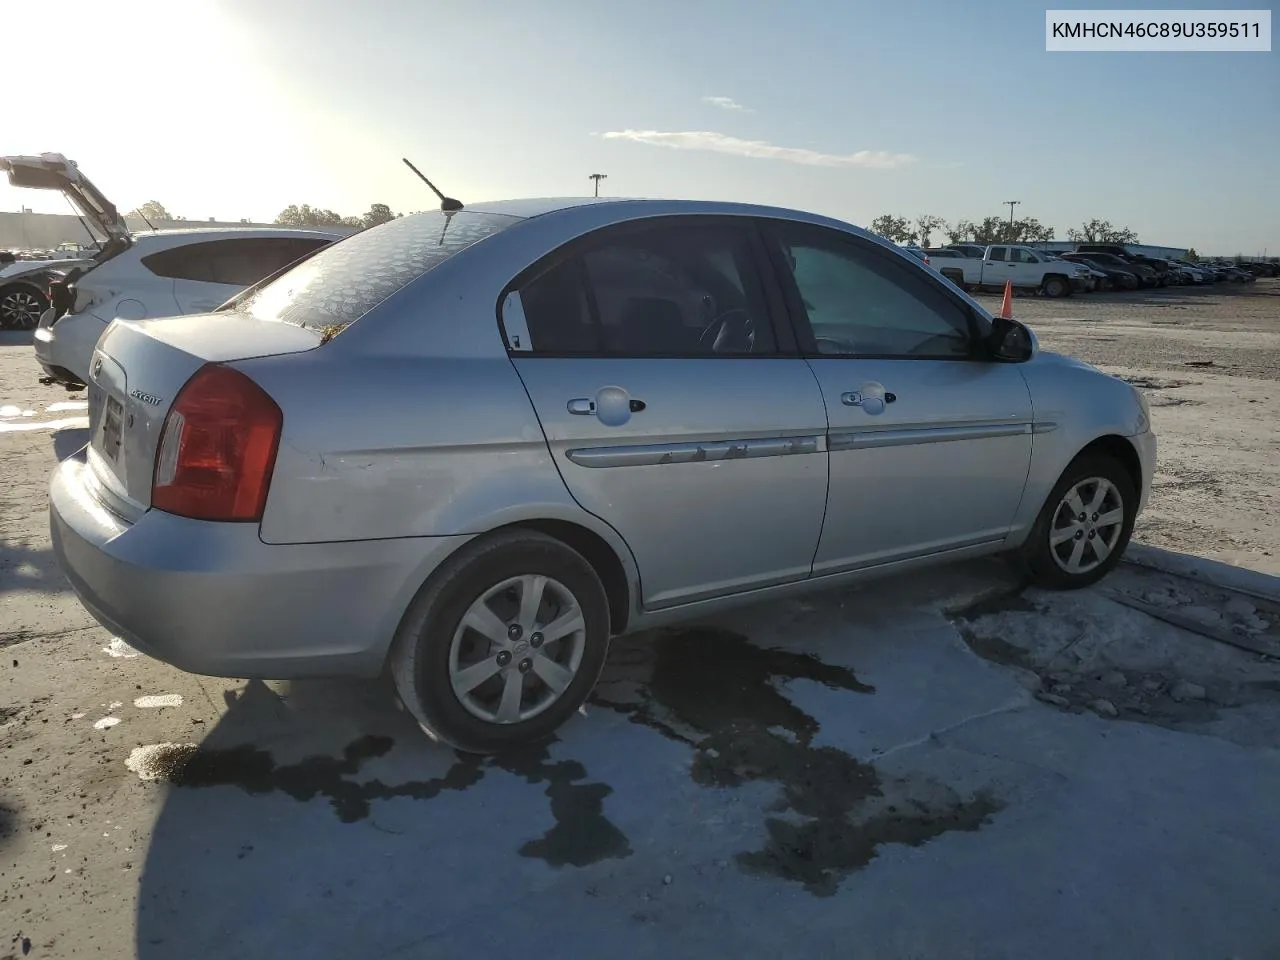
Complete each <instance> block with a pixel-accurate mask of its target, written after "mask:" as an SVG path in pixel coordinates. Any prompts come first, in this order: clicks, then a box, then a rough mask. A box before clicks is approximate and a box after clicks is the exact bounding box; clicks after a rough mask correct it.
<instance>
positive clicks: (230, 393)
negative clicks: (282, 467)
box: [151, 364, 284, 522]
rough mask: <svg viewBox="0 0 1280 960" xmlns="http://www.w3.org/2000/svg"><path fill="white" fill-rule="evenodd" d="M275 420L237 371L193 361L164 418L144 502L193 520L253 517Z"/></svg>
mask: <svg viewBox="0 0 1280 960" xmlns="http://www.w3.org/2000/svg"><path fill="white" fill-rule="evenodd" d="M283 419H284V417H283V415H282V414H281V413H280V408H279V407H278V406H276V403H275V401H274V400H272V399H271V398H270V397H269V396H267V394H266V392H265V391H263V389H262V388H261V387H259V386H258V385H257V384H256V383H254V382H253V381H252V380H250V379H249V378H248V377H246V376H245V375H244V374H243V373H240V372H239V371H237V370H232V369H231V368H230V367H223V366H219V365H217V364H206V365H205V366H203V367H201V368H200V369H199V370H197V371H196V374H195V376H193V377H192V378H191V379H190V380H188V381H187V383H186V386H184V387H183V388H182V390H180V391H179V392H178V397H177V399H176V400H174V402H173V407H172V409H170V411H169V415H168V416H167V417H166V418H165V421H164V430H163V432H162V433H161V437H160V449H159V451H158V452H157V454H156V469H155V477H154V481H153V483H152V486H151V505H152V506H153V507H155V508H156V509H158V510H164V511H166V512H167V513H176V514H178V515H179V516H183V517H192V518H194V519H196V520H238V521H255V522H256V521H258V520H261V519H262V510H263V507H265V506H266V502H267V490H268V489H269V488H270V486H271V471H272V468H273V467H274V466H275V462H276V448H277V447H278V445H279V443H280V426H281V423H282V422H283Z"/></svg>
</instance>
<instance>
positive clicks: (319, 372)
mask: <svg viewBox="0 0 1280 960" xmlns="http://www.w3.org/2000/svg"><path fill="white" fill-rule="evenodd" d="M501 236H502V235H501V234H499V237H501ZM489 242H491V241H484V243H489ZM468 259H469V258H467V257H466V256H465V255H462V254H460V255H458V256H455V257H453V258H452V259H450V260H449V261H446V262H445V263H444V264H442V265H441V266H439V267H437V268H436V269H434V270H432V271H431V272H430V273H428V274H427V275H426V276H425V277H423V278H422V279H421V280H418V281H415V282H413V283H411V284H409V285H408V286H407V287H405V288H403V289H402V290H400V291H399V292H398V293H396V294H394V295H392V296H391V297H390V298H388V299H387V300H386V301H384V302H383V303H382V304H380V305H379V306H378V307H376V308H374V310H372V311H371V312H370V313H369V314H368V315H367V316H365V317H362V318H361V319H360V320H358V321H356V322H355V323H353V324H351V325H350V326H349V327H348V328H347V329H346V330H345V331H344V332H342V333H341V334H339V335H338V336H337V337H335V338H334V339H333V340H332V341H331V342H330V343H328V344H325V345H324V346H322V347H320V348H319V349H316V350H312V351H309V352H307V353H301V354H294V355H291V356H282V357H264V358H260V359H256V360H245V361H241V362H240V363H237V364H236V366H237V367H238V368H239V369H242V370H244V371H245V372H246V373H247V374H249V375H250V376H251V377H253V378H254V379H255V380H256V381H257V382H258V383H260V384H261V385H262V386H263V388H264V389H266V390H267V392H268V393H269V394H271V396H272V397H273V398H274V399H275V400H276V402H277V403H278V404H279V405H280V408H281V410H282V411H283V413H284V424H283V432H282V435H281V443H280V449H279V452H278V454H277V458H276V465H275V471H274V474H273V476H272V481H271V490H270V493H269V494H268V497H267V505H266V511H265V513H264V515H263V520H262V526H261V536H262V539H263V540H264V541H265V542H267V543H317V542H328V541H344V540H374V539H387V538H393V537H438V536H455V535H464V534H479V533H484V532H487V531H489V530H493V529H495V528H497V527H501V526H505V525H508V524H511V523H518V522H521V521H527V520H567V521H570V522H573V523H577V524H578V525H580V526H583V527H586V528H588V529H590V530H592V531H593V532H595V533H596V534H598V535H599V536H600V537H601V538H603V539H604V540H605V541H606V542H607V543H609V544H610V545H611V546H612V547H613V548H614V551H615V552H616V553H617V554H618V556H619V559H620V560H621V562H622V563H623V566H624V567H625V568H628V569H629V570H633V569H634V563H633V560H632V558H631V555H630V551H629V550H628V548H627V547H626V545H625V543H624V542H623V541H622V539H621V538H620V537H619V536H618V534H617V533H616V532H615V531H614V530H613V529H612V528H611V527H609V526H608V525H606V524H604V523H603V522H601V521H598V520H596V518H594V517H592V516H591V515H590V514H588V513H587V512H586V511H584V510H583V509H582V508H581V507H579V506H578V505H577V503H576V502H575V501H574V500H573V498H572V497H571V496H570V495H569V492H568V490H567V489H566V488H565V485H564V481H563V480H562V479H561V477H560V473H559V471H558V470H557V469H556V466H555V464H554V462H553V461H552V459H551V453H550V451H549V449H548V447H547V442H546V437H545V436H544V434H543V431H542V427H541V425H540V423H539V422H538V418H537V415H536V414H535V413H534V410H533V406H532V404H531V403H530V402H529V397H528V394H527V393H526V392H525V389H524V385H523V383H521V381H520V378H519V376H518V374H517V373H516V370H515V367H514V366H513V365H512V363H511V360H510V359H509V358H508V356H507V352H506V347H505V345H504V344H503V343H502V338H501V335H500V333H499V330H498V322H497V297H498V292H499V290H500V288H501V283H505V281H506V279H509V276H507V270H508V269H510V268H509V267H503V266H499V268H498V270H497V272H496V273H494V275H493V276H491V277H485V276H477V274H476V270H475V267H474V262H473V264H472V265H468V263H467V260H468ZM493 259H494V258H493V257H485V258H482V260H481V262H482V263H489V262H491V261H493ZM523 259H524V258H523V256H517V257H516V258H515V262H516V263H519V262H520V261H522V260H523ZM482 272H483V271H482ZM513 272H514V271H513ZM499 281H501V282H499ZM494 283H498V286H494Z"/></svg>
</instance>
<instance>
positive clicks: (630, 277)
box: [502, 216, 827, 608]
mask: <svg viewBox="0 0 1280 960" xmlns="http://www.w3.org/2000/svg"><path fill="white" fill-rule="evenodd" d="M761 257H762V248H761V246H760V241H759V237H758V235H757V234H756V232H755V229H754V227H753V226H752V225H751V223H750V222H749V221H743V220H740V219H732V218H725V219H714V218H704V217H693V216H690V217H670V218H660V219H654V220H646V221H643V222H642V223H639V224H628V225H623V226H620V227H611V228H606V229H605V230H601V231H598V232H596V233H595V234H592V235H590V236H589V237H588V238H586V239H585V240H584V241H580V242H577V243H575V244H573V245H571V246H570V247H567V248H565V249H563V250H562V251H560V252H559V253H557V254H554V255H552V257H550V258H547V259H544V261H543V262H542V263H540V264H538V265H537V266H535V267H534V268H532V269H531V270H530V271H526V274H525V275H524V276H523V277H521V278H518V279H517V281H516V283H515V284H514V285H513V289H512V290H511V292H510V293H509V294H508V295H507V297H506V299H505V300H504V303H503V307H502V320H503V330H504V335H505V337H506V342H507V345H508V349H509V350H510V353H511V357H512V361H513V362H514V364H515V366H516V369H517V370H518V371H519V373H520V376H521V378H522V379H523V381H524V384H525V386H526V388H527V390H528V392H529V396H530V398H531V399H532V401H533V404H534V407H535V408H536V410H537V413H538V417H539V419H540V421H541V423H542V427H543V430H544V432H545V434H546V437H547V441H548V443H549V445H550V448H551V452H552V455H553V456H554V458H555V461H556V463H557V465H558V467H559V469H560V472H561V475H562V476H563V478H564V481H565V483H566V485H567V486H568V489H569V490H570V492H571V493H572V495H573V496H574V498H575V499H576V500H577V501H578V503H579V504H580V505H581V506H582V507H583V508H584V509H586V510H588V511H590V512H591V513H593V514H595V515H596V516H597V517H600V518H601V519H603V520H605V521H606V522H608V523H609V524H611V525H612V526H613V528H614V529H615V530H617V531H618V533H619V534H621V536H622V537H623V539H625V540H626V542H627V544H628V545H629V546H630V548H631V550H632V553H633V554H634V556H635V559H636V563H637V565H638V567H639V570H640V577H641V584H642V599H643V603H644V605H645V606H646V607H649V608H655V607H664V606H672V605H675V604H679V603H684V602H690V601H694V600H698V599H702V598H707V597H712V596H717V595H723V594H729V593H734V592H738V591H743V590H748V589H751V588H755V587H762V586H766V585H770V584H777V583H784V582H788V581H794V580H801V579H804V578H806V577H808V576H809V574H810V569H811V564H812V560H813V552H814V549H815V548H816V547H817V544H818V537H819V532H820V530H821V525H822V514H823V509H824V506H825V502H826V492H827V458H826V454H825V448H824V437H825V433H826V413H825V410H824V407H823V401H822V395H821V392H820V391H819V389H818V385H817V383H816V382H815V380H814V377H813V374H812V372H811V371H810V369H809V368H808V366H807V365H806V364H805V362H804V361H803V360H802V359H800V358H799V357H798V356H797V355H796V354H795V352H794V342H793V340H792V339H789V338H790V337H791V334H790V331H789V328H788V327H786V325H785V324H779V323H777V321H778V319H779V317H780V313H781V303H780V299H779V297H778V294H777V291H776V288H773V297H772V308H771V299H770V296H769V294H768V289H769V288H767V287H766V286H765V283H764V282H762V281H763V280H764V279H765V278H764V276H763V275H762V271H761V270H760V265H761ZM764 273H767V270H766V271H764ZM769 282H772V278H769Z"/></svg>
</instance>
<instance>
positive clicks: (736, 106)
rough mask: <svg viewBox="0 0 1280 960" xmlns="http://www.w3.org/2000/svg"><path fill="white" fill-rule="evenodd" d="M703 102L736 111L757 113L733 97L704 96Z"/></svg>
mask: <svg viewBox="0 0 1280 960" xmlns="http://www.w3.org/2000/svg"><path fill="white" fill-rule="evenodd" d="M702 102H703V103H709V104H711V106H713V107H719V108H720V109H721V110H732V111H734V112H735V113H755V111H754V110H752V109H751V108H750V107H744V106H743V105H742V104H740V103H739V102H738V101H737V100H735V99H733V97H703V98H702Z"/></svg>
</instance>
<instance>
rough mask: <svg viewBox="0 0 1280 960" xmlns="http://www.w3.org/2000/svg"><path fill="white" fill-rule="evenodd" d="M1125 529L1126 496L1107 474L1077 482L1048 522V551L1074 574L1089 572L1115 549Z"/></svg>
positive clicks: (1066, 569) (1061, 566)
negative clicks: (1050, 521)
mask: <svg viewBox="0 0 1280 960" xmlns="http://www.w3.org/2000/svg"><path fill="white" fill-rule="evenodd" d="M1123 530H1124V499H1123V498H1122V497H1121V496H1120V491H1119V490H1117V489H1116V485H1115V484H1114V483H1112V482H1111V481H1110V480H1108V479H1106V478H1105V477H1090V478H1088V479H1087V480H1081V481H1080V482H1079V483H1077V484H1075V485H1074V486H1073V487H1072V488H1071V489H1070V490H1068V491H1067V493H1066V495H1065V496H1064V497H1063V498H1062V500H1061V501H1060V502H1059V503H1058V507H1057V509H1056V510H1055V511H1054V513H1053V522H1052V523H1050V524H1049V553H1050V554H1052V556H1053V559H1054V562H1055V563H1056V564H1057V565H1058V566H1059V567H1060V568H1061V569H1062V570H1064V571H1065V572H1067V573H1069V574H1073V575H1079V574H1083V573H1088V572H1089V571H1090V570H1093V569H1094V568H1095V567H1097V566H1099V565H1100V564H1102V563H1104V562H1105V561H1106V559H1107V558H1108V557H1109V556H1111V553H1112V551H1114V550H1115V547H1116V544H1117V543H1118V542H1119V540H1120V534H1121V532H1122V531H1123Z"/></svg>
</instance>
